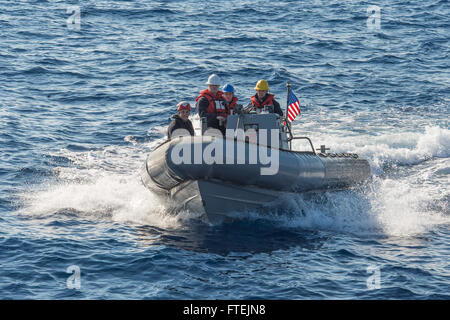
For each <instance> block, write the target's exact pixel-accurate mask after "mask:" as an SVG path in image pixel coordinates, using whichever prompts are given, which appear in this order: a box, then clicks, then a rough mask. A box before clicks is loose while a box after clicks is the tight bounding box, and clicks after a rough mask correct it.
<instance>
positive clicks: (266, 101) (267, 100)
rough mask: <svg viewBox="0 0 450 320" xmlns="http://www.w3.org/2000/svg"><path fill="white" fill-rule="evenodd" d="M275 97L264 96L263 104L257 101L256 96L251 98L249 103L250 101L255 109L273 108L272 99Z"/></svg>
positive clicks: (270, 95) (271, 95)
mask: <svg viewBox="0 0 450 320" xmlns="http://www.w3.org/2000/svg"><path fill="white" fill-rule="evenodd" d="M274 96H275V95H273V94H269V93H268V94H266V98H265V99H264V101H263V102H260V101H259V100H258V98H257V97H256V94H255V95H254V96H253V97H251V99H250V100H251V101H252V106H254V107H256V108H264V106H273V97H274Z"/></svg>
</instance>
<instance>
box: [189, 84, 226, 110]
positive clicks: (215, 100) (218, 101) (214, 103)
mask: <svg viewBox="0 0 450 320" xmlns="http://www.w3.org/2000/svg"><path fill="white" fill-rule="evenodd" d="M222 93H223V92H222V91H218V92H217V93H216V95H213V94H212V93H211V92H210V91H209V90H208V89H205V90H202V91H200V95H199V96H198V97H197V99H195V101H198V100H200V98H201V97H205V98H206V99H207V100H208V102H209V105H208V108H207V109H206V112H207V113H215V114H217V116H222V117H226V116H227V115H228V110H227V108H226V107H225V106H224V105H223V104H222V101H223V97H222Z"/></svg>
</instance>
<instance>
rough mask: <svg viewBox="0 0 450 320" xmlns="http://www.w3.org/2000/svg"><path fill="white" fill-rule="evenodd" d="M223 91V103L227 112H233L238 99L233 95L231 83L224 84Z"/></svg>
mask: <svg viewBox="0 0 450 320" xmlns="http://www.w3.org/2000/svg"><path fill="white" fill-rule="evenodd" d="M222 91H223V94H222V96H223V100H224V101H223V104H224V105H225V108H226V109H227V111H228V114H233V110H234V107H235V106H236V103H237V101H238V98H237V97H235V96H234V88H233V86H232V85H231V84H228V83H227V84H226V85H224V86H223V88H222Z"/></svg>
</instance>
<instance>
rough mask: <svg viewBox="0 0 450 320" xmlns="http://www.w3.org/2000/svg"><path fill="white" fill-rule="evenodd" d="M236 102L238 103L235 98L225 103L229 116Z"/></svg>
mask: <svg viewBox="0 0 450 320" xmlns="http://www.w3.org/2000/svg"><path fill="white" fill-rule="evenodd" d="M237 101H238V98H237V97H233V99H231V102H230V103H228V102H226V103H227V109H228V114H230V111H231V110H233V109H234V106H235V105H236V103H237Z"/></svg>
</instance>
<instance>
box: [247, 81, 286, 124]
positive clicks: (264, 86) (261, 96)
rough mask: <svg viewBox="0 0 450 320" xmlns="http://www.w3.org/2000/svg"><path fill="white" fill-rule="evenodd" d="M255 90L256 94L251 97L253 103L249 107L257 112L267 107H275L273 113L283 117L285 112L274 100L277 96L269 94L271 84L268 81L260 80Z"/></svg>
mask: <svg viewBox="0 0 450 320" xmlns="http://www.w3.org/2000/svg"><path fill="white" fill-rule="evenodd" d="M255 90H256V94H255V95H254V96H253V97H251V102H250V104H249V105H248V106H253V107H254V108H255V109H256V110H257V111H258V109H259V110H261V109H263V108H264V107H265V106H270V107H273V112H275V113H278V114H279V115H280V117H282V116H283V111H282V110H281V107H280V104H279V103H278V101H276V100H275V99H274V96H275V95H273V94H270V93H268V92H269V84H268V83H267V81H266V80H264V79H261V80H259V81H258V82H257V83H256V87H255ZM248 106H247V107H248Z"/></svg>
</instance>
